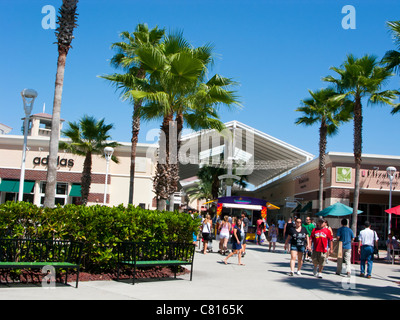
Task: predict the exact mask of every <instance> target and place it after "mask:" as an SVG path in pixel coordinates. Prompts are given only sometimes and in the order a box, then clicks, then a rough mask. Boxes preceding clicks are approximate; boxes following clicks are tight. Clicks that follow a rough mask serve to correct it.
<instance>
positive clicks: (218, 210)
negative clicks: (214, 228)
mask: <svg viewBox="0 0 400 320" xmlns="http://www.w3.org/2000/svg"><path fill="white" fill-rule="evenodd" d="M221 213H222V203H218V204H217V216H218V217H219V216H220V215H221Z"/></svg>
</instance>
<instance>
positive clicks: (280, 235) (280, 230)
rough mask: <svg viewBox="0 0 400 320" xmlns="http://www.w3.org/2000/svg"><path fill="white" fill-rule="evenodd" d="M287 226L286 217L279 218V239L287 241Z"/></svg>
mask: <svg viewBox="0 0 400 320" xmlns="http://www.w3.org/2000/svg"><path fill="white" fill-rule="evenodd" d="M284 228H285V219H283V218H282V219H280V220H278V230H279V241H283V242H285V239H284V236H283V235H284V233H283V230H284Z"/></svg>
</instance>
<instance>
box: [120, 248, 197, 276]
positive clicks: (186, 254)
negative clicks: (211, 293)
mask: <svg viewBox="0 0 400 320" xmlns="http://www.w3.org/2000/svg"><path fill="white" fill-rule="evenodd" d="M194 252H195V245H194V244H192V243H176V242H121V243H119V244H118V275H117V280H119V275H120V268H121V267H122V266H130V267H133V284H135V276H136V269H137V267H154V266H174V277H175V278H176V267H177V266H180V265H190V266H191V269H190V281H192V275H193V258H194Z"/></svg>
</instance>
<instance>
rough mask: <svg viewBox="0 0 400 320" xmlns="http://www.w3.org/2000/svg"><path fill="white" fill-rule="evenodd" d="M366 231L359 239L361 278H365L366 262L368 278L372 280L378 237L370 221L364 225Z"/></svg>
mask: <svg viewBox="0 0 400 320" xmlns="http://www.w3.org/2000/svg"><path fill="white" fill-rule="evenodd" d="M364 226H365V229H364V230H362V231H361V232H360V235H359V237H358V253H359V254H360V253H361V257H360V277H364V276H365V262H367V278H368V279H371V273H372V265H373V261H374V247H375V245H376V247H378V240H379V238H378V235H377V234H376V232H375V231H373V230H371V224H370V222H369V221H365V223H364Z"/></svg>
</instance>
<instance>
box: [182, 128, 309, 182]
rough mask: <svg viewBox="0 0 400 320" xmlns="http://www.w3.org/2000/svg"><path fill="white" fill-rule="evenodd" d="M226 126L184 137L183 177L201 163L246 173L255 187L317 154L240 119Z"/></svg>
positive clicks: (191, 175) (188, 175)
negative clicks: (232, 168) (217, 129)
mask: <svg viewBox="0 0 400 320" xmlns="http://www.w3.org/2000/svg"><path fill="white" fill-rule="evenodd" d="M225 127H226V129H225V130H223V131H222V132H218V131H216V130H201V131H198V132H194V133H191V134H187V135H185V136H183V137H182V139H181V148H180V153H179V159H180V168H179V170H180V177H181V180H183V179H187V178H190V177H193V176H195V175H196V174H197V171H198V169H199V166H201V165H205V164H207V165H212V166H219V167H224V168H227V167H228V165H229V164H230V163H233V167H234V168H236V170H234V174H237V175H245V176H246V177H247V182H249V183H251V184H252V185H254V186H255V187H257V186H260V185H261V184H263V183H265V182H267V181H269V180H271V179H273V178H275V177H278V176H280V175H282V174H283V173H285V172H287V171H289V170H291V169H293V168H295V167H297V166H299V165H301V164H303V163H305V162H307V161H310V160H311V159H313V158H314V155H312V154H310V153H308V152H306V151H304V150H301V149H299V148H297V147H295V146H292V145H290V144H288V143H286V142H283V141H281V140H279V139H277V138H274V137H272V136H270V135H268V134H266V133H264V132H261V131H259V130H256V129H254V128H252V127H250V126H247V125H245V124H243V123H240V122H238V121H231V122H228V123H225Z"/></svg>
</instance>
